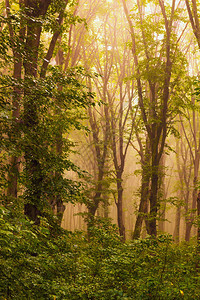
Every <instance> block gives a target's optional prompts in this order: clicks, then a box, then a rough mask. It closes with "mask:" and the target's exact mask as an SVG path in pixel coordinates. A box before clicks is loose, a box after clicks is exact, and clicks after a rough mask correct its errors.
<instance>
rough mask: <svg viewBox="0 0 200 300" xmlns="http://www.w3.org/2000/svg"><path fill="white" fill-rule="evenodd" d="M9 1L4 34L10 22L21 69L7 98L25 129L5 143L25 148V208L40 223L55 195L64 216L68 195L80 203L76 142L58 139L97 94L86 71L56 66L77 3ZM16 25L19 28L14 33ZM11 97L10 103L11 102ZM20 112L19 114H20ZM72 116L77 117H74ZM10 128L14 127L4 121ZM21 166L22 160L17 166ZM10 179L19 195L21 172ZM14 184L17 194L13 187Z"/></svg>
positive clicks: (16, 60) (5, 80)
mask: <svg viewBox="0 0 200 300" xmlns="http://www.w3.org/2000/svg"><path fill="white" fill-rule="evenodd" d="M6 5H7V18H3V22H4V24H5V32H3V33H2V35H3V34H4V35H6V26H8V28H9V34H10V36H9V37H8V45H11V49H12V50H13V55H14V71H15V69H16V68H17V67H18V69H17V72H15V73H14V78H13V77H10V76H6V75H4V76H2V79H1V86H2V89H4V91H6V89H7V94H6V93H4V99H5V100H6V101H7V99H8V98H7V99H6V97H9V95H10V94H12V95H13V97H15V98H14V100H13V105H14V107H13V108H12V109H13V116H12V119H13V120H14V121H15V123H16V124H18V123H19V124H20V127H19V126H18V127H17V128H18V129H20V136H17V137H16V139H15V140H14V139H13V134H11V130H10V128H9V133H8V135H6V134H4V133H3V136H4V138H5V142H4V147H5V146H6V142H7V140H9V141H10V142H11V144H10V145H11V146H10V148H11V149H12V148H13V147H15V142H16V141H17V146H18V147H19V149H20V150H18V152H20V153H21V154H22V155H23V158H22V162H23V164H24V167H23V170H22V171H23V172H21V179H20V180H23V185H22V187H23V190H24V191H23V198H24V199H25V206H24V211H25V214H26V215H27V216H28V217H29V218H30V219H32V220H33V221H34V222H35V223H36V224H38V223H39V216H40V215H41V214H42V215H47V216H48V215H49V214H51V210H50V202H51V200H52V195H54V196H55V197H57V199H58V197H59V201H57V214H58V219H60V218H59V215H60V212H61V211H60V209H59V205H60V206H62V203H63V199H64V200H65V201H74V200H73V198H75V195H76V197H78V195H79V194H80V190H79V186H80V183H75V182H73V181H72V180H69V179H67V178H65V177H64V172H65V170H70V169H73V170H74V171H75V172H79V171H78V168H77V167H76V166H75V165H74V164H73V163H72V162H71V161H70V160H69V158H68V156H69V152H70V150H69V149H70V146H71V145H70V143H69V141H68V140H67V139H66V138H64V137H63V136H62V135H61V136H60V139H61V140H59V143H60V142H61V143H62V151H60V149H58V143H57V145H56V144H55V140H56V139H57V138H58V136H59V130H60V128H61V127H62V130H63V132H65V133H66V132H68V131H69V129H70V128H72V126H75V127H77V128H78V127H80V123H79V121H78V118H79V116H80V113H79V112H78V111H79V110H80V108H83V107H85V106H86V105H88V104H89V103H91V101H92V95H91V93H90V92H89V91H88V89H87V88H86V86H85V85H83V84H81V81H82V78H83V77H84V76H85V73H84V72H83V70H82V69H80V68H79V69H71V70H69V69H68V70H66V71H65V72H63V71H62V70H60V69H59V68H56V67H53V66H52V65H51V64H50V61H51V58H52V57H53V55H54V49H55V46H56V42H57V40H58V37H59V35H61V34H62V33H63V31H64V30H67V28H68V27H69V23H70V22H73V23H74V24H75V23H76V21H77V20H78V17H76V18H74V17H73V13H71V12H70V11H69V9H68V11H66V7H67V5H71V3H70V2H68V1H58V2H55V1H50V0H49V1H42V0H41V1H28V0H27V1H24V2H23V1H20V2H19V7H17V10H16V7H15V6H11V7H10V5H9V2H8V1H6ZM68 18H69V19H68ZM15 27H17V28H18V30H16V31H14V28H15ZM48 31H49V32H51V40H50V42H49V43H48V42H47V40H46V39H45V34H43V32H44V33H45V32H48ZM14 34H15V36H14ZM14 37H15V40H14ZM9 43H10V44H9ZM8 47H9V46H8ZM4 59H5V56H4ZM11 67H12V66H11ZM22 74H23V76H22ZM9 80H10V81H9ZM61 86H62V90H61V89H60V87H61ZM18 95H19V96H18ZM6 101H5V103H9V101H7V102H6ZM19 101H21V102H20V103H19ZM20 105H21V107H22V109H21V111H19V106H20ZM15 106H16V107H17V109H16V108H15ZM16 113H17V116H15V115H14V114H16ZM70 114H72V115H73V117H70ZM15 123H14V124H15ZM4 127H5V128H6V127H7V128H8V127H9V126H7V125H6V123H4ZM11 129H12V127H11ZM15 131H16V129H15ZM56 146H57V147H56ZM13 157H14V156H13ZM15 164H16V162H14V167H15ZM9 169H11V168H9ZM15 173H16V172H15ZM8 177H9V181H10V185H9V188H8V194H11V193H12V194H13V195H14V196H16V195H17V191H16V183H15V182H16V176H15V175H14V176H13V175H12V174H11V172H9V176H8ZM11 181H12V182H11ZM13 184H14V186H15V192H14V193H13V192H12V191H11V188H13ZM9 189H10V191H9ZM58 202H59V203H58ZM59 222H60V220H59Z"/></svg>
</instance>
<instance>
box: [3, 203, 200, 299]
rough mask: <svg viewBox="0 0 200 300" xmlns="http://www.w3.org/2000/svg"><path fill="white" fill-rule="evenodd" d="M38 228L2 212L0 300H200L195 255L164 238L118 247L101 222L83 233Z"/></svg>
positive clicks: (191, 247) (111, 232)
mask: <svg viewBox="0 0 200 300" xmlns="http://www.w3.org/2000/svg"><path fill="white" fill-rule="evenodd" d="M41 224H42V225H41V226H39V227H36V226H34V225H33V224H32V223H31V222H29V221H28V220H26V219H25V218H24V217H23V216H21V217H19V216H18V217H16V216H13V214H12V213H11V212H9V211H7V210H6V209H4V208H3V207H1V209H0V244H1V252H0V268H1V272H0V299H7V300H8V299H15V300H18V299H19V300H23V299H26V300H27V299H31V300H32V299H35V300H40V299H41V300H43V299H54V300H55V299H70V300H73V299H108V300H110V299H124V300H125V299H200V270H199V269H198V262H199V254H198V252H197V249H196V246H195V245H194V244H192V243H191V244H185V243H184V244H182V245H175V244H174V243H173V241H172V239H171V237H170V236H168V235H160V236H159V237H158V238H157V239H152V238H146V239H144V240H142V239H139V240H136V241H131V242H127V243H122V242H121V241H120V239H119V236H118V234H117V229H116V228H115V226H113V225H111V223H110V222H109V221H108V220H101V221H100V220H99V222H97V224H96V226H95V227H94V228H93V230H92V233H91V236H90V241H89V242H88V240H87V237H86V236H85V234H84V233H83V232H76V233H71V232H66V231H64V230H62V229H57V230H51V229H50V230H49V225H48V224H47V222H46V221H45V220H42V222H41Z"/></svg>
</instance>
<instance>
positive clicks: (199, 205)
mask: <svg viewBox="0 0 200 300" xmlns="http://www.w3.org/2000/svg"><path fill="white" fill-rule="evenodd" d="M197 222H198V223H197V224H198V225H197V243H198V246H200V192H199V193H198V196H197Z"/></svg>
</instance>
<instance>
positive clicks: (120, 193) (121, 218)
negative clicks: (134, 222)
mask: <svg viewBox="0 0 200 300" xmlns="http://www.w3.org/2000/svg"><path fill="white" fill-rule="evenodd" d="M117 222H118V226H119V234H120V236H121V238H122V241H125V238H126V236H125V226H124V216H123V187H122V174H121V172H119V173H118V174H117Z"/></svg>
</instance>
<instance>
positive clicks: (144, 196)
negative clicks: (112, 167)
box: [133, 141, 151, 239]
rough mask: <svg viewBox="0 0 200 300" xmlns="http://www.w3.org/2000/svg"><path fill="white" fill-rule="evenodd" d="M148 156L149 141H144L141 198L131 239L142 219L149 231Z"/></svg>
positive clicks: (139, 230)
mask: <svg viewBox="0 0 200 300" xmlns="http://www.w3.org/2000/svg"><path fill="white" fill-rule="evenodd" d="M149 163H150V156H149V143H148V141H146V150H145V157H144V161H143V162H142V184H141V198H140V206H139V210H138V215H137V218H136V223H135V229H134V232H133V239H138V238H139V237H140V234H141V230H142V223H143V220H146V229H147V233H149V225H148V220H147V213H148V200H149V183H150V176H151V174H150V172H149V171H148V169H149Z"/></svg>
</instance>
